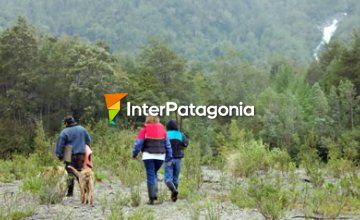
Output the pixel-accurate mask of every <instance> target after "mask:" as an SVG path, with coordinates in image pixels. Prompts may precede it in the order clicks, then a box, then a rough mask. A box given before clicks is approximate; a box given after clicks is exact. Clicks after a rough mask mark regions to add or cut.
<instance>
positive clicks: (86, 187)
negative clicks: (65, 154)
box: [68, 166, 94, 206]
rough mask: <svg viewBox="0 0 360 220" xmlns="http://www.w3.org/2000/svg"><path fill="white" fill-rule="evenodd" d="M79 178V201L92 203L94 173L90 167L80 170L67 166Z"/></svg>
mask: <svg viewBox="0 0 360 220" xmlns="http://www.w3.org/2000/svg"><path fill="white" fill-rule="evenodd" d="M68 167H69V168H70V169H71V170H72V171H73V173H74V174H75V176H76V177H77V178H78V180H79V187H80V199H81V203H85V202H86V203H90V205H91V206H93V205H94V173H93V171H92V170H91V169H90V168H83V169H82V170H81V171H80V172H79V171H77V170H76V169H75V168H74V167H72V166H68Z"/></svg>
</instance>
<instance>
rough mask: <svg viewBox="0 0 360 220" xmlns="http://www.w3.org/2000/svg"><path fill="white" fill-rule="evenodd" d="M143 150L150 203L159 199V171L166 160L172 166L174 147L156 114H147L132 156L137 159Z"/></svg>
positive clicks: (167, 164)
mask: <svg viewBox="0 0 360 220" xmlns="http://www.w3.org/2000/svg"><path fill="white" fill-rule="evenodd" d="M140 151H141V152H142V160H143V162H144V165H145V169H146V182H147V187H148V194H149V203H148V204H150V205H153V204H154V201H155V200H157V191H158V183H157V172H158V170H159V169H160V168H161V166H162V164H163V163H164V160H165V162H166V166H171V160H172V149H171V144H170V140H169V138H168V136H167V134H166V129H165V127H164V125H162V124H161V123H160V122H159V118H158V117H156V116H147V117H146V120H145V126H144V127H143V128H142V129H141V130H140V132H139V133H138V135H137V138H136V141H135V144H134V149H133V152H132V157H133V158H134V159H136V157H137V155H138V154H139V152H140Z"/></svg>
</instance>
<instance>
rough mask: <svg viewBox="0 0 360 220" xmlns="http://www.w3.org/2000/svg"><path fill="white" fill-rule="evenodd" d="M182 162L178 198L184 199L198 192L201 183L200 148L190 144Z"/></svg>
mask: <svg viewBox="0 0 360 220" xmlns="http://www.w3.org/2000/svg"><path fill="white" fill-rule="evenodd" d="M182 162H183V166H182V171H181V175H180V184H179V196H178V197H179V198H186V197H187V196H188V195H189V194H191V193H194V192H196V191H198V190H199V189H200V186H201V183H202V173H201V151H200V146H199V145H198V144H196V143H191V145H189V147H188V148H187V150H186V153H185V157H184V159H183V161H182Z"/></svg>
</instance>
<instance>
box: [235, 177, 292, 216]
mask: <svg viewBox="0 0 360 220" xmlns="http://www.w3.org/2000/svg"><path fill="white" fill-rule="evenodd" d="M245 184H246V185H245V186H243V187H242V186H240V185H235V186H234V187H233V188H232V190H231V195H230V199H231V201H232V202H233V203H234V204H236V205H238V206H239V207H240V208H245V207H249V208H253V207H256V208H257V209H258V210H259V212H260V213H261V214H262V215H263V216H264V217H265V218H266V219H279V218H280V217H282V216H283V214H284V213H285V211H286V210H287V209H288V207H289V205H290V193H289V190H288V189H286V186H285V185H284V184H283V182H281V181H280V177H278V176H276V178H274V177H273V176H271V175H269V174H267V175H266V176H264V177H257V176H253V177H251V179H250V180H249V181H248V182H246V183H245Z"/></svg>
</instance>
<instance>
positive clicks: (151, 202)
mask: <svg viewBox="0 0 360 220" xmlns="http://www.w3.org/2000/svg"><path fill="white" fill-rule="evenodd" d="M147 188H148V194H149V202H148V203H147V204H148V205H154V201H155V197H156V196H155V185H147Z"/></svg>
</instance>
